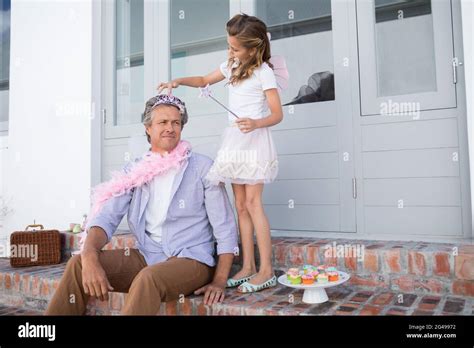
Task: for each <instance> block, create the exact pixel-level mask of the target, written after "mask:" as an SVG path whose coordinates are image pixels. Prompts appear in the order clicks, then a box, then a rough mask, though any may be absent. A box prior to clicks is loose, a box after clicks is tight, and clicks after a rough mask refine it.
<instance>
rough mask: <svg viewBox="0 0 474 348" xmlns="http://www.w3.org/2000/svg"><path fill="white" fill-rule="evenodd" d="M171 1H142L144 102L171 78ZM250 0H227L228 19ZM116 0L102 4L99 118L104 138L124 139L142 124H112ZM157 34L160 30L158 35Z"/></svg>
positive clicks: (249, 4)
mask: <svg viewBox="0 0 474 348" xmlns="http://www.w3.org/2000/svg"><path fill="white" fill-rule="evenodd" d="M171 1H172V0H156V1H154V0H145V2H144V21H143V25H144V38H143V45H144V91H145V96H144V97H145V98H144V100H143V107H145V102H146V100H148V99H149V98H151V97H152V96H154V95H156V93H157V90H156V87H157V85H158V83H159V82H160V81H169V79H170V77H171V61H170V59H171V52H170V30H171V28H170V8H171ZM252 7H253V2H252V0H229V12H230V13H229V18H230V17H232V16H233V15H235V14H237V13H240V12H241V11H242V12H246V13H247V12H250V10H251V8H252ZM115 8H116V1H115V0H106V1H103V3H102V13H103V14H104V16H103V19H104V25H103V27H102V28H103V43H104V60H103V67H102V72H103V77H102V78H103V81H104V82H103V86H104V90H103V108H102V117H104V118H105V121H103V122H105V127H104V137H105V139H112V138H125V137H130V136H135V135H144V128H143V125H142V124H141V123H135V124H131V125H114V118H115V114H116V104H115V98H116V95H115V91H116V85H115V77H116V70H115V68H116V64H115V35H116V33H115V27H116V26H115ZM158 33H160V34H159V35H158Z"/></svg>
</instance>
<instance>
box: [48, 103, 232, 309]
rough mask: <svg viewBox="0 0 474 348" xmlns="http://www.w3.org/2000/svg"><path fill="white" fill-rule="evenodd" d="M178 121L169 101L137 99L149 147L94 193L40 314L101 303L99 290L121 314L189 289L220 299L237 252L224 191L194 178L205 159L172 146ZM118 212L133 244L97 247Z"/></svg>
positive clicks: (181, 111) (181, 110)
mask: <svg viewBox="0 0 474 348" xmlns="http://www.w3.org/2000/svg"><path fill="white" fill-rule="evenodd" d="M187 118H188V116H187V112H186V108H185V105H184V103H183V102H182V101H181V100H180V99H178V98H176V97H174V96H168V95H158V96H155V97H153V98H151V99H150V100H148V101H147V103H146V107H145V112H144V121H143V123H144V125H145V129H146V135H147V138H148V142H149V143H150V144H151V148H150V151H148V152H146V153H145V154H144V155H143V156H142V157H141V158H140V159H137V160H135V161H134V162H131V163H129V164H128V165H127V166H125V168H124V170H123V172H122V173H116V175H114V176H113V178H112V179H111V180H110V181H109V182H106V183H103V184H101V185H99V186H98V187H96V188H95V189H94V197H93V206H92V211H91V214H90V215H89V218H88V222H87V224H86V232H87V238H85V243H84V245H83V248H82V251H81V253H80V254H79V255H75V256H73V257H72V258H71V259H70V260H69V261H68V263H67V266H66V269H65V273H64V274H63V277H62V279H61V281H60V283H59V287H58V289H57V290H56V291H55V293H54V296H53V298H52V300H51V302H50V303H49V306H48V308H47V310H46V314H47V315H67V314H70V315H82V314H85V313H86V307H87V302H88V299H89V297H90V296H93V297H96V298H98V299H100V300H102V301H104V300H108V293H109V291H116V292H126V293H128V296H127V297H126V301H125V304H124V307H123V308H122V314H125V315H156V314H158V312H159V308H160V304H161V302H163V301H165V302H167V301H173V300H177V299H179V298H181V297H182V296H186V295H189V294H192V293H195V294H204V303H205V304H212V303H216V302H220V301H222V300H223V299H224V290H225V286H226V281H227V278H228V275H229V271H230V268H231V265H232V262H233V258H234V255H236V254H238V252H239V249H238V242H237V240H238V236H237V228H236V224H235V220H234V215H233V211H232V207H231V205H230V202H229V198H228V196H227V193H226V190H225V187H224V185H222V184H221V185H219V186H212V185H209V183H208V182H207V181H206V180H205V179H204V178H205V176H206V174H207V172H208V170H209V168H210V167H211V165H212V160H211V159H210V158H208V157H206V156H204V155H201V154H197V153H194V152H192V151H191V147H190V145H189V143H188V142H186V141H182V140H181V131H182V129H183V126H184V124H185V123H186V122H187ZM127 212H128V224H129V227H130V231H131V232H132V233H133V234H134V235H135V238H136V247H137V248H136V249H128V248H125V249H120V250H102V248H103V247H104V245H106V244H107V243H108V242H109V241H110V239H111V237H112V235H113V234H114V232H115V231H116V229H117V226H118V225H119V223H120V221H121V220H122V217H123V216H124V215H125V214H126V213H127ZM215 242H217V248H216V245H215ZM216 250H217V254H218V261H217V266H216V260H215V253H216Z"/></svg>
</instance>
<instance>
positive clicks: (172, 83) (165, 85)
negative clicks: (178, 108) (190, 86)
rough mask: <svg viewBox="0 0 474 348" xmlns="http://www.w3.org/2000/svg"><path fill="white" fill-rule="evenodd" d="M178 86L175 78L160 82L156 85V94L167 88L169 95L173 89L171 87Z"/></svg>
mask: <svg viewBox="0 0 474 348" xmlns="http://www.w3.org/2000/svg"><path fill="white" fill-rule="evenodd" d="M178 87H179V83H178V82H177V81H176V80H173V81H169V82H162V83H160V85H159V86H158V87H157V89H158V94H160V93H161V91H162V90H164V89H165V88H167V89H168V95H171V91H172V90H173V88H178Z"/></svg>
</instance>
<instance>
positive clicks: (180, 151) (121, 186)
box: [80, 140, 191, 250]
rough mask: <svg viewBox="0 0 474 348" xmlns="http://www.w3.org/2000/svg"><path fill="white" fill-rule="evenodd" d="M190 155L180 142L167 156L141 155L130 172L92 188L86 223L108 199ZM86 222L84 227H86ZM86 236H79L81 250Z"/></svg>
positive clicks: (149, 179)
mask: <svg viewBox="0 0 474 348" xmlns="http://www.w3.org/2000/svg"><path fill="white" fill-rule="evenodd" d="M190 154H191V144H189V143H188V142H187V141H185V140H181V141H180V142H179V143H178V145H177V146H176V147H175V148H174V149H173V150H172V151H171V152H170V153H169V154H168V155H165V156H162V155H161V154H159V153H153V152H151V151H149V152H147V153H145V154H144V155H143V158H142V160H141V161H139V162H135V163H133V164H132V165H131V168H130V170H128V171H127V172H126V173H125V172H123V171H122V172H121V171H115V172H112V173H111V176H112V179H110V180H109V181H107V182H104V183H101V184H99V185H97V186H96V187H95V188H93V190H92V202H93V203H92V208H91V213H90V214H89V216H88V218H87V222H88V221H92V219H94V217H95V216H97V214H98V213H99V212H100V211H101V210H102V208H103V207H104V205H105V203H106V202H107V201H108V200H109V199H110V198H112V197H117V196H121V195H123V194H125V193H126V192H129V191H130V190H132V189H134V188H136V187H140V186H142V185H144V184H146V183H149V182H150V181H151V180H153V178H154V177H155V176H157V175H163V174H165V173H167V172H168V171H169V170H170V169H172V168H175V169H179V167H180V166H181V165H182V164H183V163H184V162H185V161H186V160H187V159H188V157H189V156H190ZM87 222H86V223H85V226H87ZM86 235H87V231H84V232H82V233H81V234H80V236H81V241H80V244H81V250H82V248H83V246H84V241H85V237H86Z"/></svg>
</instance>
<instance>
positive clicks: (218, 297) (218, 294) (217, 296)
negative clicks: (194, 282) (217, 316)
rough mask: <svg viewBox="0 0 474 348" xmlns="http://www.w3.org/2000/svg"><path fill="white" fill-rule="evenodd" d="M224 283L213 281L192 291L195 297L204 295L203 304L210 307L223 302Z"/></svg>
mask: <svg viewBox="0 0 474 348" xmlns="http://www.w3.org/2000/svg"><path fill="white" fill-rule="evenodd" d="M225 287H226V282H221V281H215V280H214V281H213V282H212V283H209V284H207V285H204V286H203V287H202V288H199V289H197V290H196V291H194V294H195V295H200V294H202V293H204V304H206V305H212V304H214V303H218V302H222V301H224V297H225Z"/></svg>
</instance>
